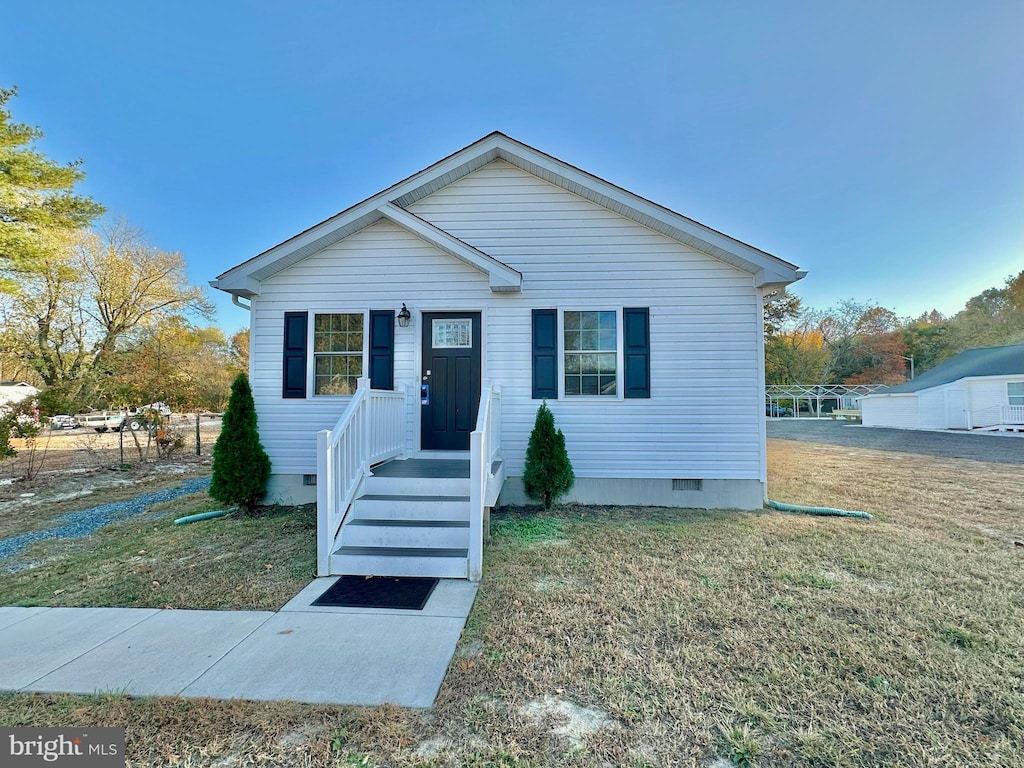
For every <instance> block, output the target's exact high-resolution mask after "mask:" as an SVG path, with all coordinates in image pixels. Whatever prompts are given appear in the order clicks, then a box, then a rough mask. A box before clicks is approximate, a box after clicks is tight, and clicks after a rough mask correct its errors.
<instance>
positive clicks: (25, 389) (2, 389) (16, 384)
mask: <svg viewBox="0 0 1024 768" xmlns="http://www.w3.org/2000/svg"><path fill="white" fill-rule="evenodd" d="M38 394H39V390H38V389H36V388H35V387H33V386H32V385H31V384H29V383H28V382H24V381H0V406H4V405H13V404H14V403H20V402H21V401H22V400H27V399H28V398H30V397H35V396H36V395H38Z"/></svg>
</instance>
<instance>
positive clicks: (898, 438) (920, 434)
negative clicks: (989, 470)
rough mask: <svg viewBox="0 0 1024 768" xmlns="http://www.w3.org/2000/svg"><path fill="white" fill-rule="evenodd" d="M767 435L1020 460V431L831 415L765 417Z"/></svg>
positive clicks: (1023, 442) (1023, 460) (1023, 456)
mask: <svg viewBox="0 0 1024 768" xmlns="http://www.w3.org/2000/svg"><path fill="white" fill-rule="evenodd" d="M768 437H769V438H773V437H777V438H780V439H782V440H800V441H802V442H807V443H827V444H829V445H847V446H850V447H852V448H872V449H875V450H879V451H898V452H900V453H919V454H924V455H925V456H941V457H943V458H947V459H974V460H976V461H992V462H996V463H1000V464H1024V434H1015V433H1008V434H999V433H974V434H957V433H953V432H928V431H924V430H914V429H887V428H885V427H863V426H861V425H859V424H851V423H849V422H845V421H839V420H836V421H833V420H832V419H792V418H790V419H786V418H783V419H768Z"/></svg>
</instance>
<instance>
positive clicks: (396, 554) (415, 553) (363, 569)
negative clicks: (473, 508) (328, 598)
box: [331, 546, 469, 579]
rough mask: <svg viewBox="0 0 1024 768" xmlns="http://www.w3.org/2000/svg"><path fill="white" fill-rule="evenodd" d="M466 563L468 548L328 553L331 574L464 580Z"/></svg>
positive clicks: (357, 549)
mask: <svg viewBox="0 0 1024 768" xmlns="http://www.w3.org/2000/svg"><path fill="white" fill-rule="evenodd" d="M468 563H469V551H468V550H466V549H459V548H444V549H433V548H431V549H427V548H422V547H360V546H342V547H339V548H338V549H336V550H335V551H334V553H333V554H332V555H331V573H344V574H350V575H355V576H436V577H439V578H448V579H465V578H466V577H467V576H468V567H469V566H468Z"/></svg>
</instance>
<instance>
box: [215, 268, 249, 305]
mask: <svg viewBox="0 0 1024 768" xmlns="http://www.w3.org/2000/svg"><path fill="white" fill-rule="evenodd" d="M210 287H211V288H217V289H218V290H221V291H225V292H227V293H230V294H231V295H233V296H238V297H239V298H243V299H251V298H252V297H253V296H259V295H260V281H259V280H256V279H255V278H252V277H249V276H248V275H245V274H241V275H238V274H236V275H231V274H230V273H229V272H226V273H224V275H221V276H220V277H218V278H217V279H216V280H210Z"/></svg>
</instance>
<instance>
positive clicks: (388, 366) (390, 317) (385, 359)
mask: <svg viewBox="0 0 1024 768" xmlns="http://www.w3.org/2000/svg"><path fill="white" fill-rule="evenodd" d="M370 388H371V389H394V388H395V312H394V310H391V309H372V310H370Z"/></svg>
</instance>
